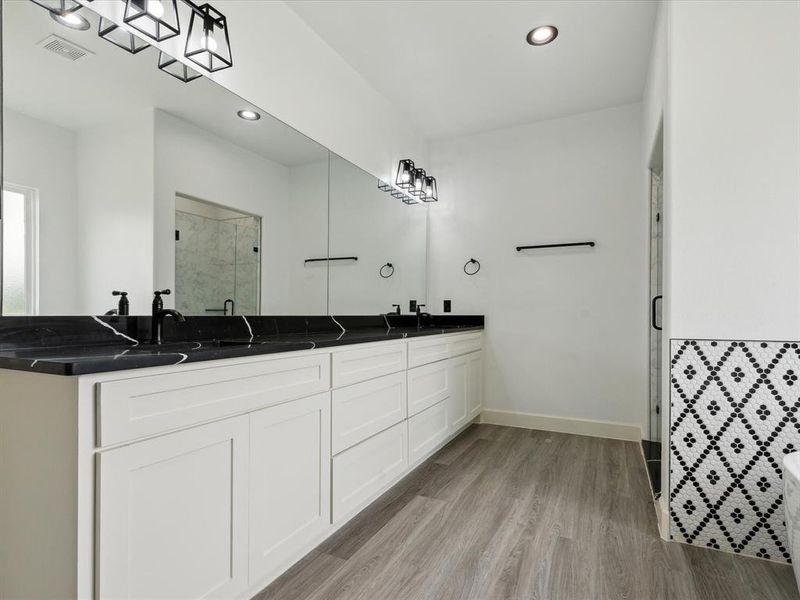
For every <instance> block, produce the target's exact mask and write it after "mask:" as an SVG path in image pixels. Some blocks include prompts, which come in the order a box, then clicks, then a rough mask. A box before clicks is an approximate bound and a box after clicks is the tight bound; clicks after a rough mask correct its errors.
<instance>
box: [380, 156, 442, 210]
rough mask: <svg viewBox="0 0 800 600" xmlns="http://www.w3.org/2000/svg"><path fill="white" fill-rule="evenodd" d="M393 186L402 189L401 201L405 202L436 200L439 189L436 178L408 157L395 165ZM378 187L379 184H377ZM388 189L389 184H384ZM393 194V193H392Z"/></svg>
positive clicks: (437, 199)
mask: <svg viewBox="0 0 800 600" xmlns="http://www.w3.org/2000/svg"><path fill="white" fill-rule="evenodd" d="M394 184H395V186H396V187H397V188H400V189H401V190H403V192H402V196H403V198H402V199H403V201H404V202H406V204H413V203H414V202H415V201H414V198H418V199H417V200H416V202H420V201H422V202H438V201H439V190H438V188H437V185H436V178H435V177H433V176H432V175H429V174H428V173H426V172H425V169H421V168H419V167H417V166H415V165H414V161H413V160H411V159H410V158H404V159H402V160H401V161H400V162H399V163H398V165H397V175H396V176H395V183H394ZM378 187H380V186H378ZM385 187H386V188H387V189H384V188H381V189H384V191H390V189H388V188H390V186H388V185H387V186H385ZM393 195H394V194H393Z"/></svg>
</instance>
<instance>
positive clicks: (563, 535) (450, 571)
mask: <svg viewBox="0 0 800 600" xmlns="http://www.w3.org/2000/svg"><path fill="white" fill-rule="evenodd" d="M256 598H257V600H467V599H473V600H495V599H498V600H499V599H509V600H510V599H515V600H516V599H519V600H523V599H524V600H533V599H536V600H605V599H616V598H625V599H631V600H651V599H652V600H661V599H674V600H716V599H720V600H739V599H742V600H744V599H747V600H751V599H764V600H782V599H797V598H800V595H798V592H797V588H796V586H795V583H794V577H793V575H792V569H791V567H790V566H788V565H781V564H776V563H771V562H767V561H763V560H759V559H753V558H746V557H743V556H736V555H731V554H725V553H722V552H717V551H714V550H707V549H705V548H696V547H692V546H685V545H681V544H676V543H666V542H664V541H663V540H661V538H660V537H659V535H658V531H657V526H656V518H655V512H654V507H653V500H652V496H651V494H650V489H649V487H648V483H647V473H646V470H645V465H644V462H643V459H642V455H641V450H640V448H639V445H638V444H635V443H633V442H622V441H615V440H605V439H599V438H590V437H583V436H575V435H566V434H558V433H550V432H544V431H529V430H525V429H514V428H510V427H498V426H492V425H473V426H472V427H470V428H469V429H467V430H466V431H465V432H464V433H462V434H461V435H460V436H459V437H457V438H456V439H455V440H453V441H452V442H451V443H450V444H448V445H447V446H446V447H444V448H443V449H442V450H441V451H439V452H438V453H437V454H436V455H435V456H433V457H432V458H431V459H430V460H428V461H427V462H425V463H424V464H423V465H421V466H420V467H419V468H417V469H416V470H415V471H413V472H412V473H411V474H409V475H408V477H406V478H405V479H404V480H403V481H401V482H400V483H399V484H398V485H396V486H395V487H394V488H392V489H391V490H389V491H388V492H387V493H386V494H384V495H383V496H382V497H381V498H379V499H378V500H376V501H375V502H374V503H373V504H372V505H371V506H370V507H369V508H367V509H366V511H364V512H363V513H362V514H361V515H359V516H358V517H356V518H355V519H354V520H353V521H352V522H351V523H349V524H348V525H346V526H345V527H344V528H343V529H341V530H340V531H339V532H337V533H336V534H335V535H334V536H333V537H332V538H330V539H328V540H326V541H325V542H324V543H323V544H322V545H320V546H319V547H317V548H316V549H315V550H313V551H312V552H311V553H310V554H308V555H307V556H306V557H305V558H303V559H302V560H301V561H300V562H299V563H298V564H297V565H295V566H294V567H293V568H292V569H290V570H289V571H288V572H287V573H285V574H284V575H283V576H281V577H280V578H279V579H278V580H276V581H275V582H274V583H273V584H272V585H270V586H269V587H267V588H266V589H265V590H263V591H262V592H260V593H259V594H258V595H257V596H256Z"/></svg>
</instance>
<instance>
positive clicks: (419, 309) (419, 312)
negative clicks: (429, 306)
mask: <svg viewBox="0 0 800 600" xmlns="http://www.w3.org/2000/svg"><path fill="white" fill-rule="evenodd" d="M423 306H425V305H424V304H417V329H419V328H420V327H422V321H423V320H424V319H428V318H430V316H431V314H430V313H428V312H424V311H423V310H422V307H423Z"/></svg>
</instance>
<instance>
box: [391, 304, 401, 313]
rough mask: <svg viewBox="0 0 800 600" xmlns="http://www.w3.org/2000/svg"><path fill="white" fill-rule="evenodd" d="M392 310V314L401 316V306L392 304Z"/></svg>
mask: <svg viewBox="0 0 800 600" xmlns="http://www.w3.org/2000/svg"><path fill="white" fill-rule="evenodd" d="M392 308H393V309H394V310H393V311H392V312H393V313H394V314H396V315H399V314H400V305H399V304H392Z"/></svg>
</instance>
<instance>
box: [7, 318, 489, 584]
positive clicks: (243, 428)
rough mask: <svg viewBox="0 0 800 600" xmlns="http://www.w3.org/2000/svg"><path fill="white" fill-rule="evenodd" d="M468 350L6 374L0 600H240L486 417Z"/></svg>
mask: <svg viewBox="0 0 800 600" xmlns="http://www.w3.org/2000/svg"><path fill="white" fill-rule="evenodd" d="M480 348H481V334H480V333H456V334H448V335H440V336H427V337H421V338H414V339H409V340H406V339H403V340H393V341H385V342H375V343H368V344H356V345H349V346H341V347H333V348H330V349H313V350H307V351H299V352H288V353H281V354H271V355H270V354H268V355H262V356H249V357H240V358H230V359H223V360H216V361H208V362H195V363H189V364H181V365H175V366H166V367H152V368H145V369H138V370H127V371H119V372H111V373H100V374H94V375H81V376H78V377H63V376H54V375H43V374H33V373H25V372H18V371H4V370H0V389H2V390H3V391H4V394H3V398H2V403H0V419H1V420H2V423H3V425H4V426H5V430H4V436H3V439H2V440H0V442H2V443H4V444H6V446H4V448H5V447H7V448H12V447H13V448H14V452H13V453H8V452H4V454H3V455H2V457H0V458H2V459H3V460H0V481H14V482H16V483H15V485H14V486H11V487H9V489H8V490H4V494H3V495H0V503H2V504H0V533H2V535H3V544H4V545H7V546H8V547H10V548H13V549H14V552H15V561H14V562H13V565H14V566H13V568H11V566H10V565H12V562H11V561H0V597H3V598H5V597H58V598H75V597H78V598H86V599H90V600H91V599H94V600H99V599H101V598H147V599H152V598H170V599H172V598H250V597H252V596H253V595H255V594H256V593H257V592H258V591H259V590H261V589H262V588H263V587H265V586H266V585H268V584H269V583H270V582H271V581H272V580H273V579H275V578H276V577H277V576H278V575H280V574H281V573H283V572H284V571H285V570H286V569H288V568H289V567H290V566H291V565H292V564H294V563H295V562H296V561H297V560H299V559H300V558H301V557H302V556H303V555H305V554H306V553H307V552H309V551H310V550H311V549H313V548H314V547H315V546H316V545H317V544H319V543H320V542H321V541H322V540H324V539H325V538H326V537H328V536H330V535H331V534H332V533H333V532H334V531H336V530H337V529H338V528H339V527H341V526H342V525H343V524H345V523H346V522H347V521H348V520H349V519H350V518H352V517H353V516H355V515H356V514H358V512H359V511H360V510H362V509H363V508H364V507H366V506H367V505H368V504H369V503H370V502H372V501H373V500H375V499H376V498H377V497H378V496H380V494H382V493H383V492H385V491H386V490H387V489H389V488H390V487H391V486H392V485H395V484H396V483H397V482H398V481H399V480H400V479H401V478H402V477H404V476H405V475H407V474H408V473H409V470H410V469H411V468H413V467H414V466H416V465H418V464H419V463H420V462H421V461H423V460H425V459H426V458H427V457H429V456H431V455H432V454H433V453H434V452H436V451H437V450H438V449H439V448H441V447H442V446H443V445H444V444H446V443H447V442H448V441H449V440H450V439H452V437H453V436H455V435H457V434H458V432H459V431H460V430H462V429H463V428H464V427H466V426H467V425H468V424H469V423H470V422H471V421H473V420H474V419H475V418H476V417H478V416H479V415H480V411H481V407H482V395H481V389H480V388H481V384H482V375H481V364H482V362H481V351H480ZM17 457H19V458H17ZM22 457H24V460H22ZM34 473H37V474H45V473H46V474H48V475H47V476H44V475H39V476H36V477H34V476H32V475H31V474H34ZM43 498H46V499H47V506H48V507H49V508H48V510H47V511H42V510H41V509H38V508H37V507H40V506H43V504H42V500H43ZM51 549H52V550H51ZM45 572H46V573H47V574H48V576H47V577H46V578H43V577H42V576H41V573H45Z"/></svg>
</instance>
